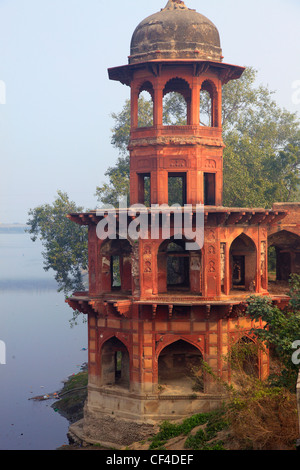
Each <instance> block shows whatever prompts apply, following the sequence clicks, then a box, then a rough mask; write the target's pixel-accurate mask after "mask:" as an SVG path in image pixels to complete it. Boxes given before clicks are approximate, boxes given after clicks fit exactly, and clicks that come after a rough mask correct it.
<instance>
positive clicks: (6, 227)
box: [0, 224, 27, 234]
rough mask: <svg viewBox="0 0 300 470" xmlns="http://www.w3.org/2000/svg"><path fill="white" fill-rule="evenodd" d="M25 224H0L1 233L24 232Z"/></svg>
mask: <svg viewBox="0 0 300 470" xmlns="http://www.w3.org/2000/svg"><path fill="white" fill-rule="evenodd" d="M26 228H27V225H25V224H0V234H1V233H25V230H26Z"/></svg>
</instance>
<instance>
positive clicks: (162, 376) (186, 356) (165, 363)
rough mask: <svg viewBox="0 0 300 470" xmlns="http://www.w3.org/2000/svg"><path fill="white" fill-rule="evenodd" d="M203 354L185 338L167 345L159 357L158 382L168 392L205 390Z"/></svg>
mask: <svg viewBox="0 0 300 470" xmlns="http://www.w3.org/2000/svg"><path fill="white" fill-rule="evenodd" d="M202 364H203V356H202V353H201V351H200V350H199V349H198V348H196V347H195V346H193V345H192V344H190V343H188V342H187V341H184V340H177V341H175V342H174V343H171V344H170V345H168V346H166V347H165V348H164V349H163V350H162V351H161V353H160V355H159V358H158V384H159V386H160V387H161V388H162V389H163V391H166V392H167V393H169V394H170V393H172V392H174V393H175V392H178V393H192V392H202V393H203V392H204V378H203V370H202Z"/></svg>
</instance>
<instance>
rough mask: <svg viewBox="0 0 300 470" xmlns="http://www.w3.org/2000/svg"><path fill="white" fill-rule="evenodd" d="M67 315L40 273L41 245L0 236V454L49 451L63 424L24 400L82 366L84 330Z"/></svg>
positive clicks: (48, 276)
mask: <svg viewBox="0 0 300 470" xmlns="http://www.w3.org/2000/svg"><path fill="white" fill-rule="evenodd" d="M71 317H72V311H71V309H70V308H69V307H68V306H67V304H66V303H65V301H64V296H63V294H61V293H57V291H56V285H55V283H54V282H53V273H50V272H45V271H44V270H43V260H42V256H41V245H39V244H36V243H33V242H32V241H31V240H30V238H29V237H28V235H25V234H2V233H0V340H2V341H4V343H5V345H6V364H5V365H3V364H0V450H23V449H25V450H41V449H55V448H57V447H58V446H60V445H63V444H66V443H67V435H66V433H67V430H68V426H69V423H68V421H67V420H66V419H65V418H62V417H61V416H60V415H59V414H58V413H55V411H54V410H53V408H51V406H50V405H51V403H53V402H51V401H45V402H36V401H34V400H29V398H32V397H33V396H36V395H43V394H46V393H51V392H54V391H57V390H59V389H60V388H61V386H62V383H61V381H62V380H64V379H66V378H67V377H68V376H69V375H72V374H73V373H77V372H79V370H80V367H81V365H82V363H84V362H86V361H87V352H86V351H84V350H83V348H86V347H87V329H86V325H85V324H84V323H79V325H78V326H76V327H74V328H71V327H70V323H69V320H70V319H71Z"/></svg>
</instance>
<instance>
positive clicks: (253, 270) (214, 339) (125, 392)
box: [68, 0, 285, 444]
mask: <svg viewBox="0 0 300 470" xmlns="http://www.w3.org/2000/svg"><path fill="white" fill-rule="evenodd" d="M243 70H244V69H243V68H242V67H238V66H235V65H229V64H226V63H224V62H223V57H222V51H221V47H220V39H219V33H218V31H217V29H216V27H215V26H214V25H213V24H212V23H211V22H210V21H209V20H208V19H207V18H205V17H204V16H203V15H201V14H199V13H197V12H196V11H194V10H190V9H189V8H187V7H186V6H185V4H184V3H183V2H181V1H179V0H170V1H168V3H167V5H166V7H165V8H163V9H162V10H161V11H160V12H158V13H156V14H154V15H152V16H150V17H148V18H146V19H145V20H144V21H142V22H141V23H140V24H139V25H138V27H137V28H136V30H135V31H134V33H133V36H132V41H131V53H130V56H129V62H128V64H127V65H124V66H121V67H116V68H112V69H109V78H110V79H111V80H116V81H119V82H121V83H122V84H125V85H127V86H129V87H130V89H131V133H130V143H129V150H130V205H131V206H132V205H134V204H145V203H146V201H147V206H149V207H148V209H147V217H146V219H147V221H148V231H146V232H147V233H145V230H144V231H143V233H142V234H141V235H142V236H141V237H140V238H138V239H132V238H131V237H130V236H128V237H127V238H125V237H120V236H117V237H116V239H109V238H107V239H104V240H103V239H100V238H99V237H98V236H97V226H98V224H99V222H100V223H102V222H103V221H104V222H105V216H104V215H99V214H98V213H97V212H96V211H94V212H90V213H84V214H70V218H71V220H73V221H74V222H76V223H78V224H81V225H88V230H89V291H88V292H77V293H74V294H73V296H72V297H71V298H70V299H69V300H68V302H69V304H70V306H71V307H72V308H74V309H77V310H79V311H81V312H83V313H85V314H86V315H87V317H88V333H89V385H88V399H87V403H86V406H85V417H84V420H83V421H82V422H80V423H78V424H76V425H74V426H72V427H71V432H72V433H73V435H77V437H81V438H82V439H84V440H89V439H92V440H94V441H95V440H98V441H100V442H112V443H116V442H117V443H119V444H128V443H130V442H132V441H134V440H137V439H140V438H141V437H143V435H145V434H147V432H148V431H149V429H151V426H152V424H153V423H156V422H157V421H161V420H163V419H178V418H180V417H184V416H186V415H189V414H192V413H194V412H200V411H207V410H210V409H212V408H214V407H215V406H218V404H219V403H220V400H221V399H222V396H221V391H220V390H219V389H218V387H217V386H216V384H215V383H214V382H213V381H212V380H211V378H210V377H209V376H207V375H206V374H205V373H204V374H201V373H200V372H199V370H200V366H201V363H202V361H205V362H206V363H207V364H208V365H209V366H210V367H211V368H212V370H213V371H214V373H215V374H216V375H218V376H219V377H221V378H222V379H224V380H226V381H229V382H230V379H231V371H230V367H229V365H228V363H227V362H226V360H225V359H224V357H225V356H226V354H228V352H229V350H230V347H231V345H232V344H234V343H235V342H237V341H240V340H243V339H245V338H247V339H250V338H249V330H250V329H251V328H252V326H253V324H252V323H251V321H250V320H249V319H248V318H247V317H245V316H243V315H242V316H241V313H243V311H244V302H245V299H246V298H247V296H249V294H250V293H251V294H253V293H254V294H257V295H267V294H268V282H267V278H268V276H267V230H268V225H269V224H270V223H271V222H273V223H274V222H275V221H277V220H280V219H281V218H283V217H284V216H285V211H283V210H278V211H272V210H270V211H265V210H263V209H252V208H251V209H249V208H227V207H223V205H222V191H223V148H224V143H223V140H222V115H221V112H222V86H223V85H224V84H226V83H227V82H228V81H230V80H235V79H238V78H239V77H240V76H241V75H242V73H243ZM143 91H146V92H148V93H149V95H150V96H151V100H152V104H153V119H152V122H151V125H149V126H148V127H140V126H139V96H140V94H141V93H142V92H143ZM203 91H206V92H207V93H208V95H209V100H210V104H211V106H210V109H211V115H210V122H209V123H208V125H206V126H203V125H202V121H201V113H200V97H201V92H203ZM169 93H179V94H180V95H181V96H182V97H183V98H184V101H185V103H186V122H185V123H184V125H180V126H178V125H165V124H164V121H163V111H164V109H163V107H164V97H165V96H167V95H168V94H169ZM174 182H175V183H174ZM172 184H176V185H177V186H176V188H177V189H176V196H177V200H175V201H174V196H173V200H172V202H177V203H178V204H179V205H180V206H181V207H183V206H184V205H189V206H190V207H192V210H191V214H190V221H191V223H192V224H193V227H194V228H195V224H196V223H197V219H196V207H197V205H199V204H203V205H204V244H203V246H202V245H201V246H200V249H192V250H189V249H187V245H186V243H185V242H186V240H185V238H184V236H183V234H182V227H183V224H180V223H179V222H180V219H178V218H176V217H175V216H174V214H172V213H171V214H170V216H169V218H168V219H163V217H162V215H159V216H158V217H160V218H159V219H158V220H159V227H158V232H157V233H156V234H157V236H156V237H153V232H151V223H153V219H152V218H151V207H150V206H153V205H159V206H161V205H162V204H167V205H168V204H169V203H170V192H171V188H172ZM173 187H174V186H173ZM182 217H183V216H182ZM121 219H122V220H121ZM114 220H115V227H116V231H117V234H119V231H120V227H121V221H122V222H123V225H124V221H125V224H126V226H127V227H129V225H130V224H131V223H132V222H134V221H135V220H136V214H133V213H132V212H131V211H130V210H129V209H128V210H127V209H122V210H119V211H116V212H115V213H114ZM166 220H167V221H168V223H169V226H170V236H169V237H168V238H165V237H164V236H163V228H164V223H166ZM181 221H182V219H181ZM180 235H182V237H181V238H180ZM280 300H281V299H280V298H274V301H275V302H276V301H278V302H280ZM256 326H258V327H259V326H261V325H256ZM257 366H258V367H257V370H258V374H259V376H260V377H261V378H264V377H266V376H267V374H268V357H267V355H263V354H261V355H260V356H259V357H258V358H257ZM192 370H197V371H198V372H197V374H198V375H197V379H195V376H193V374H192ZM199 374H200V375H199Z"/></svg>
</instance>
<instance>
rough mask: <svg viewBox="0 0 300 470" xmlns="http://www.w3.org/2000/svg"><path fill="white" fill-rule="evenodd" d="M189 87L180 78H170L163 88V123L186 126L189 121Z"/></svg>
mask: <svg viewBox="0 0 300 470" xmlns="http://www.w3.org/2000/svg"><path fill="white" fill-rule="evenodd" d="M190 108H191V89H190V87H189V84H188V83H187V82H186V81H185V80H183V79H182V78H172V79H171V80H169V81H168V82H167V83H166V85H165V88H164V90H163V124H164V125H165V126H177V125H179V126H186V125H188V124H190V122H191V109H190Z"/></svg>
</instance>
